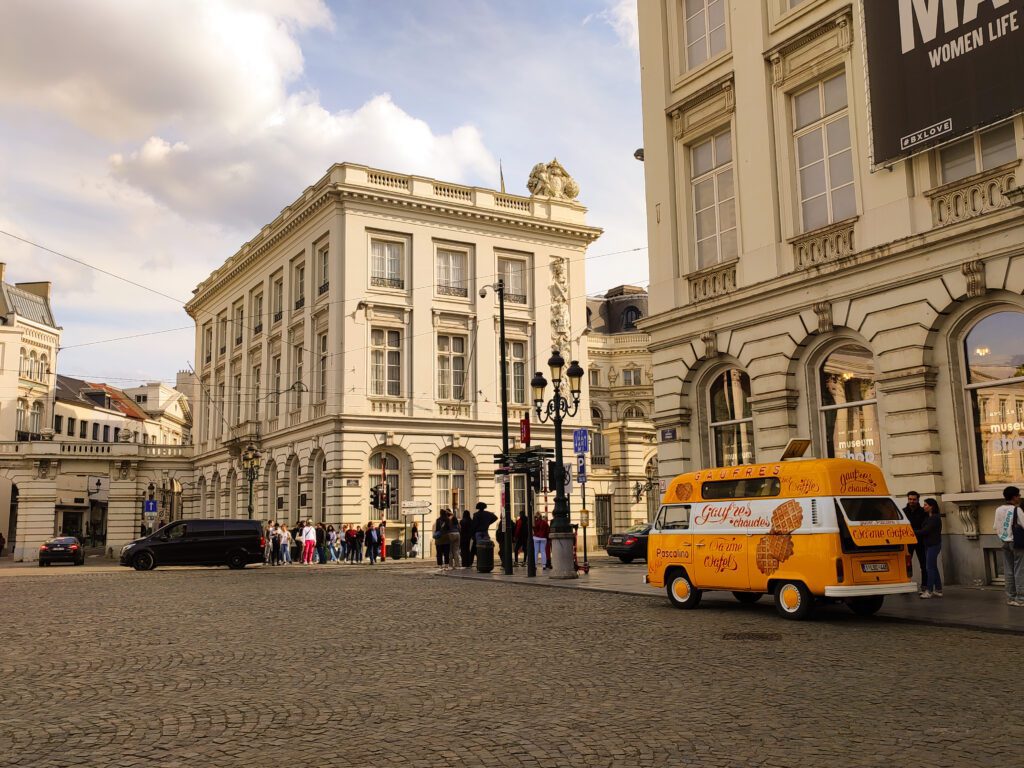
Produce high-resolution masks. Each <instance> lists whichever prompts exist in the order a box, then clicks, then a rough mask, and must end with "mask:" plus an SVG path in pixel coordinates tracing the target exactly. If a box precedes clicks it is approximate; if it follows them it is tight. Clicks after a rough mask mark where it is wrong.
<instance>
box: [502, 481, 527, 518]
mask: <svg viewBox="0 0 1024 768" xmlns="http://www.w3.org/2000/svg"><path fill="white" fill-rule="evenodd" d="M506 487H507V486H506ZM526 494H527V490H526V475H512V520H513V521H515V520H518V519H519V516H520V515H523V514H525V513H526ZM513 524H514V522H513Z"/></svg>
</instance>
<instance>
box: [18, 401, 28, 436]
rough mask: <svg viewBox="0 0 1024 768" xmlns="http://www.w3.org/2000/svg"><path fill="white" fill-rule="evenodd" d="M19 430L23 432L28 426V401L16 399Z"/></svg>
mask: <svg viewBox="0 0 1024 768" xmlns="http://www.w3.org/2000/svg"><path fill="white" fill-rule="evenodd" d="M16 423H17V425H18V431H19V432H25V431H26V429H25V427H27V426H28V401H27V400H18V410H17V420H16Z"/></svg>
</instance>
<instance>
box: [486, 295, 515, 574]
mask: <svg viewBox="0 0 1024 768" xmlns="http://www.w3.org/2000/svg"><path fill="white" fill-rule="evenodd" d="M488 288H490V289H491V290H493V291H494V292H495V293H497V294H498V346H499V348H500V350H499V359H500V360H501V376H500V378H501V455H502V457H503V458H504V462H505V466H508V464H509V460H510V457H509V455H508V360H507V359H506V353H505V281H504V280H503V279H501V278H499V279H498V282H496V283H495V284H494V285H485V286H483V287H482V288H481V289H480V298H481V299H484V298H487V289H488ZM504 479H505V483H506V484H505V485H504V486H503V487H504V489H505V490H504V492H503V493H502V495H501V506H502V512H501V514H502V520H503V522H504V526H503V527H504V529H505V535H504V544H505V546H503V547H502V558H501V567H502V569H503V570H504V572H505V575H506V576H511V575H512V477H511V475H508V474H506V475H505V476H504Z"/></svg>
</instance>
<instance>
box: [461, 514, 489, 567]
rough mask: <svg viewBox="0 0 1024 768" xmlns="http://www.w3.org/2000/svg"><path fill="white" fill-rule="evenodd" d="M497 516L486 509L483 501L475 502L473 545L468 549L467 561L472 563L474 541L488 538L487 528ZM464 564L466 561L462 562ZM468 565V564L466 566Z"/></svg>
mask: <svg viewBox="0 0 1024 768" xmlns="http://www.w3.org/2000/svg"><path fill="white" fill-rule="evenodd" d="M497 519H498V518H497V517H496V516H495V514H494V513H493V512H488V511H487V504H486V502H483V501H478V502H477V503H476V512H475V513H473V546H472V548H471V549H470V550H469V562H470V564H472V562H473V558H474V557H475V556H476V542H477V540H478V539H482V540H484V541H487V540H489V539H490V538H491V537H490V535H489V534H488V529H489V528H490V527H491V526H492V525H493V524H494V521H495V520H497ZM463 565H464V566H465V565H466V563H463ZM467 567H468V566H467Z"/></svg>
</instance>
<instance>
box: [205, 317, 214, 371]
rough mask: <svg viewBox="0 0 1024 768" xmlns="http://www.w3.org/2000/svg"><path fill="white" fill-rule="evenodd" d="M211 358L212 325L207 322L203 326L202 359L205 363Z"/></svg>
mask: <svg viewBox="0 0 1024 768" xmlns="http://www.w3.org/2000/svg"><path fill="white" fill-rule="evenodd" d="M212 359H213V326H212V325H209V324H207V325H206V326H205V327H204V328H203V360H204V361H206V362H207V363H208V362H210V360H212Z"/></svg>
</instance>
